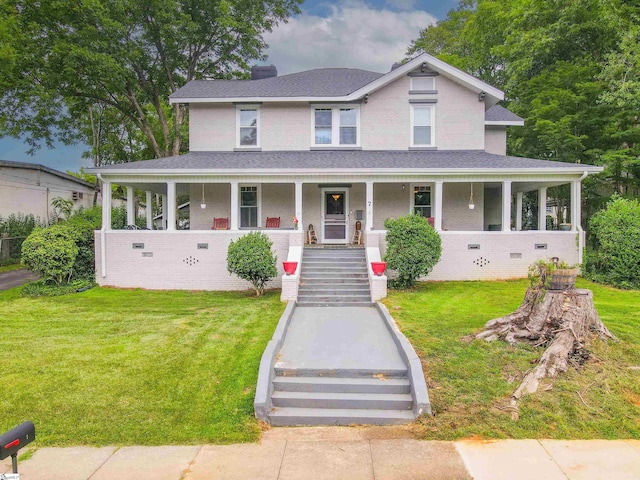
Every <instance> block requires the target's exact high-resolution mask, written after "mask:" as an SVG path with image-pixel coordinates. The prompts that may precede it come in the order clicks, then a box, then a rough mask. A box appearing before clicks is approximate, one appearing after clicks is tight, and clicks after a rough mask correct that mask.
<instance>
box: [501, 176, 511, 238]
mask: <svg viewBox="0 0 640 480" xmlns="http://www.w3.org/2000/svg"><path fill="white" fill-rule="evenodd" d="M502 231H503V232H510V231H511V180H505V181H503V182H502Z"/></svg>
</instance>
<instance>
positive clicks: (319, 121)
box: [312, 106, 360, 147]
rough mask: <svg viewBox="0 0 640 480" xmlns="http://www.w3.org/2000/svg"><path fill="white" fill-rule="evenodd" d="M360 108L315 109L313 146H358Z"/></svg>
mask: <svg viewBox="0 0 640 480" xmlns="http://www.w3.org/2000/svg"><path fill="white" fill-rule="evenodd" d="M359 124H360V108H359V107H357V106H353V107H319V108H314V109H313V140H312V146H316V147H324V146H356V145H358V144H359V131H358V130H359Z"/></svg>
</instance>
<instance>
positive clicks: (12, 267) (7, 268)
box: [0, 263, 27, 273]
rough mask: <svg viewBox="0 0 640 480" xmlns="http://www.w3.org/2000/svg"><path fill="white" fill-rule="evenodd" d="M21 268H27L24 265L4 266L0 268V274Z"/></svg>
mask: <svg viewBox="0 0 640 480" xmlns="http://www.w3.org/2000/svg"><path fill="white" fill-rule="evenodd" d="M23 268H27V267H25V266H24V265H21V264H20V263H14V264H11V265H4V266H0V273H3V272H10V271H12V270H21V269H23Z"/></svg>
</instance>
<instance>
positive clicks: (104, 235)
mask: <svg viewBox="0 0 640 480" xmlns="http://www.w3.org/2000/svg"><path fill="white" fill-rule="evenodd" d="M96 176H97V178H98V180H100V182H101V185H102V186H104V180H103V179H102V175H100V173H99V172H98V173H97V175H96ZM109 195H111V192H109ZM104 198H105V197H104V188H102V205H103V207H102V208H103V210H104ZM102 218H103V221H102V228H100V262H101V263H100V266H101V269H100V271H101V274H102V278H106V276H107V245H106V242H107V233H106V227H105V224H104V211H103V212H102Z"/></svg>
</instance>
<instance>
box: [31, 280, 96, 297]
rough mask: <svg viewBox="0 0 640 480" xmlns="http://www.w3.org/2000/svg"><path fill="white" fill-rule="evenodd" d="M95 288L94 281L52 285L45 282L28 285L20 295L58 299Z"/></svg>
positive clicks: (40, 281)
mask: <svg viewBox="0 0 640 480" xmlns="http://www.w3.org/2000/svg"><path fill="white" fill-rule="evenodd" d="M93 287H95V282H93V281H92V280H73V281H71V282H69V283H62V284H53V285H52V284H50V283H47V282H45V281H44V280H38V281H37V282H31V283H27V284H26V285H25V286H24V287H22V290H21V291H20V295H22V296H23V297H58V296H60V295H68V294H70V293H77V292H83V291H85V290H88V289H90V288H93Z"/></svg>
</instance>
